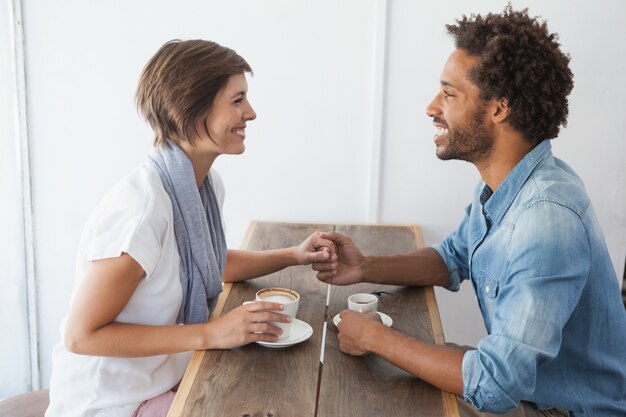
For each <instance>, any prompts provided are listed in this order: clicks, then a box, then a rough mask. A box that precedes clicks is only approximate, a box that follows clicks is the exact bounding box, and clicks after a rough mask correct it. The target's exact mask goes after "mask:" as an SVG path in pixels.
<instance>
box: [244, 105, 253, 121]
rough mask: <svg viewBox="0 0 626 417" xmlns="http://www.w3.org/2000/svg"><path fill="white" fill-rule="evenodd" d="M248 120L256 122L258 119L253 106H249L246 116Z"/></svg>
mask: <svg viewBox="0 0 626 417" xmlns="http://www.w3.org/2000/svg"><path fill="white" fill-rule="evenodd" d="M244 117H245V119H246V120H254V119H256V112H255V111H254V109H253V108H252V106H251V105H249V104H248V111H247V112H246V113H245V115H244Z"/></svg>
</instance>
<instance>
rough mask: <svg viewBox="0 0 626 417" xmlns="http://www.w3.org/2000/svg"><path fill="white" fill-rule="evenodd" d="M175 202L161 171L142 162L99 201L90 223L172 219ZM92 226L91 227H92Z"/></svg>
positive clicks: (163, 221)
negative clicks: (162, 179)
mask: <svg viewBox="0 0 626 417" xmlns="http://www.w3.org/2000/svg"><path fill="white" fill-rule="evenodd" d="M171 218H172V205H171V202H170V199H169V196H168V195H167V192H166V191H165V189H164V188H163V184H162V183H161V179H160V177H159V174H158V173H157V172H156V170H154V168H152V167H151V166H150V165H149V164H142V165H140V166H139V167H137V168H135V169H134V170H133V171H132V172H131V173H129V174H128V175H127V176H126V177H124V178H123V179H121V180H120V181H119V182H118V183H117V184H116V185H115V186H114V187H113V188H112V189H111V190H110V191H109V192H108V193H107V194H106V195H105V196H104V198H103V199H102V200H101V201H100V202H99V203H98V205H97V206H96V208H95V209H94V211H93V212H92V213H91V216H90V217H89V220H88V222H87V225H88V228H91V227H96V228H99V227H105V228H106V227H111V226H112V225H113V224H120V223H139V222H146V221H147V222H149V223H153V224H167V223H170V222H171ZM90 226H91V227H90Z"/></svg>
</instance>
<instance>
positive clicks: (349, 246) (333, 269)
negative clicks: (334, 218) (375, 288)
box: [311, 232, 365, 285]
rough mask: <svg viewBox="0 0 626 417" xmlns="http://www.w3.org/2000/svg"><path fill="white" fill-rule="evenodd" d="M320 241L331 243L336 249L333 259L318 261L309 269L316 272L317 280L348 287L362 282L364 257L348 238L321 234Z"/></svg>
mask: <svg viewBox="0 0 626 417" xmlns="http://www.w3.org/2000/svg"><path fill="white" fill-rule="evenodd" d="M320 239H324V240H328V241H331V242H332V243H333V244H334V247H335V248H336V251H337V253H336V255H335V256H334V259H335V260H333V259H329V260H326V261H322V262H320V261H318V262H316V263H314V264H313V265H312V266H311V267H312V268H313V269H314V270H315V271H318V273H317V279H319V280H320V281H323V282H327V283H332V284H336V285H350V284H356V283H359V282H362V281H363V277H364V275H365V257H364V256H363V254H362V253H361V251H360V250H359V248H358V247H357V246H356V245H355V244H354V242H353V241H352V239H350V238H349V237H348V236H345V235H342V234H339V233H334V232H332V233H321V234H320Z"/></svg>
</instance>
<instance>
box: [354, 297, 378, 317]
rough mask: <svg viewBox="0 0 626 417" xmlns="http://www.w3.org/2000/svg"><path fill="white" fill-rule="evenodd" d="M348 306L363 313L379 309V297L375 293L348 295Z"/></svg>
mask: <svg viewBox="0 0 626 417" xmlns="http://www.w3.org/2000/svg"><path fill="white" fill-rule="evenodd" d="M348 308H349V309H350V310H354V311H358V312H359V313H363V312H364V311H377V310H378V297H377V296H375V295H374V294H366V293H358V294H352V295H351V296H350V297H348Z"/></svg>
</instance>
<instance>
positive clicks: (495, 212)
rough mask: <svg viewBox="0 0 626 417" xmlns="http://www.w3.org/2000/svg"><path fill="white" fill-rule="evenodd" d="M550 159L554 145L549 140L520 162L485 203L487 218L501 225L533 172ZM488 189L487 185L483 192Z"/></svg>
mask: <svg viewBox="0 0 626 417" xmlns="http://www.w3.org/2000/svg"><path fill="white" fill-rule="evenodd" d="M550 157H552V144H551V143H550V140H549V139H545V140H543V141H542V142H541V143H539V144H538V145H537V146H535V148H534V149H533V150H532V151H530V152H528V153H527V154H526V156H525V157H524V158H523V159H522V160H521V161H519V162H518V164H517V165H516V166H515V168H513V170H512V171H511V172H509V175H507V176H506V178H505V179H504V181H502V183H501V184H500V186H499V187H498V188H497V189H496V191H494V192H493V195H491V196H490V198H488V200H487V201H486V202H485V203H484V205H483V210H484V213H485V216H487V218H489V219H490V220H491V221H492V222H493V223H495V224H498V223H500V221H501V220H502V217H504V214H505V213H506V211H507V210H508V208H509V207H510V206H511V204H512V203H513V201H514V200H515V198H516V197H517V194H518V193H519V191H520V190H521V189H522V187H523V186H524V184H525V183H526V181H527V180H528V178H529V177H530V175H531V174H532V172H533V170H534V169H535V168H536V167H537V165H539V163H540V162H541V161H543V160H545V159H547V158H550ZM488 188H489V187H488V186H487V185H486V184H485V186H484V187H483V192H485V189H488Z"/></svg>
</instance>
